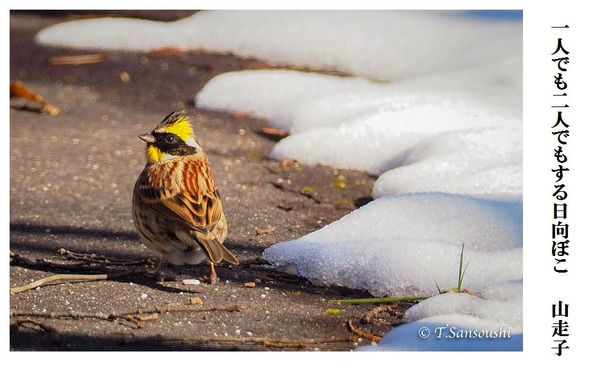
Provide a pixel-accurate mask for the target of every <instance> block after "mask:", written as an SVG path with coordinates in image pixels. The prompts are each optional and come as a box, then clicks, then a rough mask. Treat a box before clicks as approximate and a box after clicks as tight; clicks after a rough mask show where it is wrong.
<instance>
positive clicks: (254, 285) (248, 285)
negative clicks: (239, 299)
mask: <svg viewBox="0 0 600 390" xmlns="http://www.w3.org/2000/svg"><path fill="white" fill-rule="evenodd" d="M244 287H249V288H251V287H256V283H255V282H246V283H244Z"/></svg>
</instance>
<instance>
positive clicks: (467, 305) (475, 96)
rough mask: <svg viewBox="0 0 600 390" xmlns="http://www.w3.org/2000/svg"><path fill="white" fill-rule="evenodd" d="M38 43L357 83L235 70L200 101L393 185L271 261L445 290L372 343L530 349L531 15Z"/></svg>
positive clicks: (315, 272) (315, 156)
mask: <svg viewBox="0 0 600 390" xmlns="http://www.w3.org/2000/svg"><path fill="white" fill-rule="evenodd" d="M98 31H102V33H101V34H100V33H98ZM415 37H418V39H416V38H415ZM36 41H37V42H38V43H41V44H45V45H55V46H67V47H79V48H87V49H92V48H93V49H112V50H139V51H149V50H155V49H160V48H163V47H183V48H190V49H203V50H211V51H219V52H232V53H235V54H237V55H240V56H247V57H254V58H259V59H262V60H264V61H268V62H271V63H273V64H294V65H297V66H308V67H310V68H313V69H335V70H338V71H342V72H347V73H350V74H352V75H353V77H338V76H331V75H325V74H315V73H308V72H299V71H288V70H255V71H243V72H232V73H227V74H222V75H219V76H217V77H215V78H214V79H212V80H211V81H210V82H208V83H207V84H206V85H205V87H204V88H203V89H202V90H201V91H199V92H198V94H197V96H196V98H195V103H196V105H197V106H198V107H203V108H208V109H216V110H227V111H243V112H250V113H252V114H253V115H257V116H261V117H264V118H266V119H267V120H268V121H269V123H270V125H271V126H275V127H279V128H281V129H283V130H285V131H287V132H288V133H289V136H288V137H286V138H284V139H283V140H281V141H280V142H279V143H277V145H275V147H274V148H273V150H272V151H271V155H270V157H271V158H273V159H280V160H284V159H295V160H298V161H299V162H301V163H304V164H327V165H331V166H335V167H340V168H350V169H359V170H364V171H367V172H369V173H371V174H373V175H376V176H378V179H377V181H376V182H375V185H374V188H373V193H372V195H373V197H374V198H375V200H374V201H372V202H371V203H369V204H367V205H365V206H363V207H361V208H359V209H357V210H355V211H353V212H352V213H350V214H349V215H347V216H346V217H344V218H342V219H340V220H339V221H336V222H334V223H332V224H330V225H328V226H326V227H324V228H322V229H320V230H318V231H315V232H313V233H310V234H308V235H306V236H304V237H300V238H298V239H296V240H292V241H288V242H281V243H277V244H275V245H273V246H271V247H270V248H267V249H266V250H265V251H264V253H263V258H264V259H265V260H267V261H268V262H269V263H270V264H271V265H272V266H273V267H276V268H278V269H280V270H283V271H286V272H290V273H296V274H300V275H303V276H305V277H307V278H308V279H310V280H311V281H313V282H314V283H318V284H323V285H341V286H346V287H352V288H358V289H363V290H366V291H369V292H370V293H371V294H373V295H375V296H407V295H408V296H411V295H423V294H424V295H427V296H431V298H428V299H426V300H423V301H421V302H420V303H418V304H417V305H415V306H413V307H411V309H409V310H408V311H407V313H406V315H405V316H404V318H403V320H404V322H406V323H405V324H403V325H401V326H399V327H397V328H396V329H394V330H392V331H391V332H389V333H388V334H387V335H386V336H385V337H384V338H383V340H381V342H380V343H379V344H378V346H373V347H365V348H361V349H360V350H521V349H522V343H523V338H522V337H523V333H522V332H523V324H522V322H523V319H522V317H523V304H522V293H523V284H522V280H523V270H522V268H523V264H522V263H523V222H522V220H523V216H522V214H523V202H522V197H523V185H522V181H523V169H522V164H523V157H522V152H523V148H522V127H523V126H522V118H521V117H522V107H521V106H522V65H523V62H522V22H521V20H520V19H519V20H510V21H506V20H493V19H486V18H474V17H470V16H469V14H468V13H464V12H431V11H391V12H390V11H386V12H381V11H211V12H201V13H197V14H194V15H192V16H190V17H188V18H185V19H182V20H180V21H176V22H167V23H165V22H152V21H143V20H129V19H115V18H104V19H98V20H85V21H73V22H68V23H63V24H60V25H55V26H51V27H49V28H46V29H44V30H42V31H40V33H39V34H38V35H37V36H36ZM463 244H464V248H465V249H464V261H465V263H466V264H467V268H466V272H465V279H464V282H463V286H464V287H466V288H468V289H470V290H472V291H473V292H474V293H475V295H471V294H466V293H444V294H439V293H438V287H439V288H440V289H442V290H448V289H451V288H453V287H456V284H457V274H458V264H459V257H460V253H461V247H462V245H463ZM423 329H426V330H423ZM423 332H425V333H427V332H428V333H427V337H424V336H426V335H425V333H423Z"/></svg>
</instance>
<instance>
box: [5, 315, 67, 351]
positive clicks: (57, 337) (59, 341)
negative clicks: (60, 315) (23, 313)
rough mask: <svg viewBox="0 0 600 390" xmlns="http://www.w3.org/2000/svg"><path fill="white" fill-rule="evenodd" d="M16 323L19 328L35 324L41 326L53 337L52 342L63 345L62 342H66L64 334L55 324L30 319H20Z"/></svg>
mask: <svg viewBox="0 0 600 390" xmlns="http://www.w3.org/2000/svg"><path fill="white" fill-rule="evenodd" d="M16 325H17V329H18V328H19V327H21V326H24V325H35V326H37V327H39V328H40V329H41V330H43V331H44V332H46V333H48V335H50V338H51V339H52V342H53V343H54V344H56V345H61V344H64V342H65V337H64V335H63V334H61V333H60V332H59V331H58V330H57V329H56V328H54V327H53V326H50V325H47V324H44V323H42V322H39V321H34V320H29V319H18V320H17V324H16Z"/></svg>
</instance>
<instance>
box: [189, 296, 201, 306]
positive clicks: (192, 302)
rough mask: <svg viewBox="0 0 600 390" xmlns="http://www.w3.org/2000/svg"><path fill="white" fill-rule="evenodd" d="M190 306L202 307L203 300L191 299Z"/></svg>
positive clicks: (198, 298)
mask: <svg viewBox="0 0 600 390" xmlns="http://www.w3.org/2000/svg"><path fill="white" fill-rule="evenodd" d="M190 304H192V305H201V304H202V298H200V297H191V298H190Z"/></svg>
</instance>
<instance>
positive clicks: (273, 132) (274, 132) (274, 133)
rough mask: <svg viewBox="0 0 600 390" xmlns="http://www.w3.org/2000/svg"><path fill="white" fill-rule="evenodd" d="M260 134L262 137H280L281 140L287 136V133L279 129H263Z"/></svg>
mask: <svg viewBox="0 0 600 390" xmlns="http://www.w3.org/2000/svg"><path fill="white" fill-rule="evenodd" d="M262 133H263V134H264V135H270V136H274V137H281V138H283V137H286V136H287V135H288V133H287V131H285V130H281V129H274V128H272V127H263V128H262Z"/></svg>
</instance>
